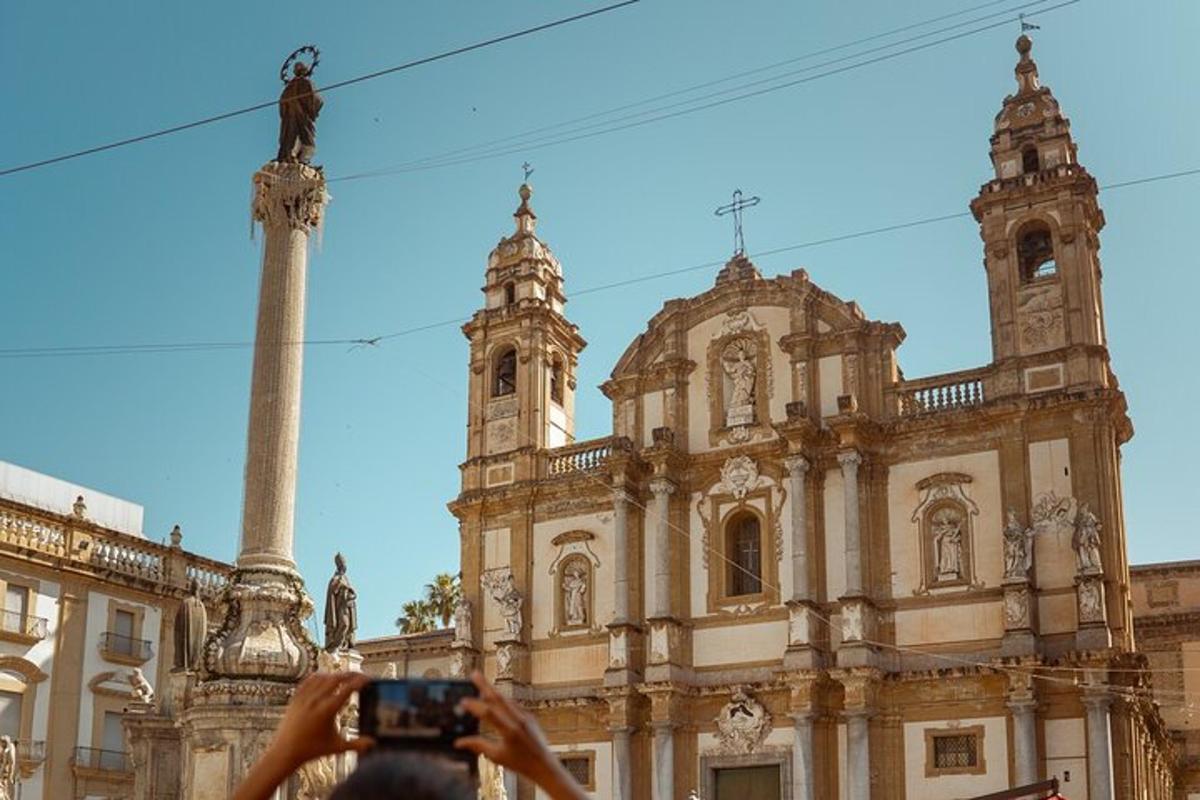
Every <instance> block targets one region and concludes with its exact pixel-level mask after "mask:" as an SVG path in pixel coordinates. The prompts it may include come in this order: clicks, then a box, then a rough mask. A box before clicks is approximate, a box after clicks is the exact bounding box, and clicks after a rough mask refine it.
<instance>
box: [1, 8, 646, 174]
mask: <svg viewBox="0 0 1200 800" xmlns="http://www.w3.org/2000/svg"><path fill="white" fill-rule="evenodd" d="M637 2H640V0H622V1H621V2H619V3H613V4H612V5H607V6H604V7H603V8H596V9H592V10H591V11H585V12H583V13H581V14H575V15H573V16H570V17H563V18H561V19H556V20H553V21H551V22H545V23H543V24H541V25H535V26H533V27H532V28H525V29H523V30H519V31H514V32H513V33H506V34H503V35H502V36H495V37H492V38H491V39H486V40H484V41H482V42H475V43H474V44H469V45H465V46H463V47H457V48H455V49H453V50H447V51H445V52H442V53H437V54H435V55H432V56H425V57H424V58H419V59H417V60H415V61H408V62H405V63H403V64H398V65H396V66H394V67H388V68H386V69H381V70H376V71H375V72H369V73H367V74H365V75H359V76H357V77H354V78H349V79H347V80H344V81H337V82H336V83H331V84H328V85H326V86H322V87H320V88H319V89H318V90H317V91H320V92H331V91H333V90H335V89H341V88H343V87H345V86H352V85H354V84H356V83H363V82H364V81H369V80H374V79H375V78H381V77H383V76H384V75H391V74H393V73H396V72H401V71H403V70H407V69H412V68H414V67H420V66H423V65H425V64H431V63H433V62H435V61H441V60H443V59H447V58H451V57H453V56H458V55H462V54H464V53H469V52H471V51H472V50H482V49H483V48H485V47H491V46H493V45H497V44H500V43H502V42H508V41H511V40H513V39H520V38H522V37H525V36H529V35H531V34H534V33H540V32H541V31H546V30H549V29H551V28H557V27H559V26H562V25H567V24H569V23H572V22H578V21H580V20H583V19H587V18H588V17H595V16H597V15H599V14H605V13H608V12H609V11H615V10H617V9H619V8H624V7H625V6H630V5H633V4H634V3H637ZM278 102H279V101H278V99H273V100H267V101H264V102H261V103H255V104H254V105H251V106H246V107H244V108H238V109H234V110H233V111H226V112H224V113H221V114H214V115H213V116H211V117H204V118H203V119H198V120H194V121H192V122H185V123H183V124H182V125H173V126H171V127H170V128H163V129H161V130H157V131H151V132H150V133H143V134H141V135H139V136H131V137H129V138H128V139H120V140H118V141H115V142H108V143H107V144H101V145H96V146H95V147H88V148H85V149H83V150H76V151H75V152H72V153H63V154H62V155H57V156H53V157H52V158H46V159H42V160H41V161H33V162H30V163H28V164H20V165H18V166H15V167H6V168H4V169H0V177H3V176H5V175H12V174H15V173H18V172H25V171H27V170H31V169H37V168H39V167H45V166H48V165H50V164H57V163H60V162H62V161H70V160H71V159H75V158H82V157H83V156H90V155H94V154H96V153H103V152H105V151H106V150H115V149H117V148H119V147H127V146H129V145H131V144H137V143H138V142H145V141H148V140H150V139H157V138H159V137H162V136H169V135H171V134H173V133H179V132H181V131H186V130H191V129H192V128H199V127H202V126H204V125H211V124H213V123H215V122H222V121H224V120H227V119H232V118H233V117H238V116H241V115H243V114H250V113H253V112H255V111H261V110H262V109H264V108H272V107H274V106H275V105H276V103H278Z"/></svg>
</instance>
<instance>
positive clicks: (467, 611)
mask: <svg viewBox="0 0 1200 800" xmlns="http://www.w3.org/2000/svg"><path fill="white" fill-rule="evenodd" d="M454 641H456V642H468V643H469V642H470V641H471V601H470V600H468V599H467V598H465V597H461V598H459V600H458V603H456V604H455V606H454Z"/></svg>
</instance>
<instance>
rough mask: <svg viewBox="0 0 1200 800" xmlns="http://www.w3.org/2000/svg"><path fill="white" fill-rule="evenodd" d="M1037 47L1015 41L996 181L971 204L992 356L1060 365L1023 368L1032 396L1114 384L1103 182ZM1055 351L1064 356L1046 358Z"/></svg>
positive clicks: (999, 124)
mask: <svg viewBox="0 0 1200 800" xmlns="http://www.w3.org/2000/svg"><path fill="white" fill-rule="evenodd" d="M1032 49H1033V43H1032V41H1030V39H1029V37H1028V36H1021V38H1019V39H1018V40H1017V52H1018V53H1019V54H1020V60H1019V62H1018V63H1017V67H1016V77H1017V93H1016V94H1013V95H1009V96H1008V97H1006V98H1004V107H1003V108H1002V109H1001V110H1000V113H999V114H998V115H997V116H996V124H995V133H994V134H993V135H992V138H991V158H992V164H993V166H994V168H995V174H996V177H995V178H994V179H992V180H990V181H989V182H987V183H985V184H984V185H983V187H982V188H981V189H980V192H979V196H978V197H976V198H975V199H974V200H973V201H972V202H971V211H972V213H973V214H974V215H975V219H976V220H978V221H979V224H980V235H981V236H982V238H983V241H984V250H985V252H984V265H985V267H986V269H987V279H988V300H989V306H990V311H991V320H992V357H993V360H994V361H996V362H1004V361H1008V360H1010V359H1015V358H1021V359H1022V360H1023V361H1026V362H1027V363H1028V364H1034V363H1040V362H1043V361H1047V360H1048V359H1050V360H1054V361H1056V362H1057V363H1058V364H1060V365H1061V366H1060V367H1058V368H1057V371H1054V370H1048V369H1041V368H1038V367H1033V366H1030V367H1027V368H1025V369H1024V370H1023V374H1024V381H1025V383H1026V384H1029V385H1026V386H1025V387H1024V388H1025V390H1026V391H1030V390H1033V391H1036V390H1039V389H1043V388H1055V386H1053V385H1051V384H1052V383H1054V382H1057V383H1058V385H1060V386H1083V385H1093V386H1095V385H1100V386H1107V385H1109V384H1110V383H1111V380H1110V373H1109V370H1108V351H1107V348H1106V344H1107V343H1106V337H1105V331H1104V310H1103V302H1102V299H1101V293H1100V257H1099V251H1100V240H1099V236H1098V234H1099V232H1100V229H1101V228H1103V227H1104V213H1103V212H1102V211H1101V210H1100V206H1099V204H1098V203H1097V198H1096V195H1097V187H1096V181H1095V179H1094V178H1093V177H1092V176H1091V175H1090V174H1088V171H1087V170H1086V169H1084V168H1083V166H1081V165H1080V164H1079V162H1078V161H1077V160H1076V146H1075V142H1074V141H1073V140H1072V138H1071V124H1070V122H1069V121H1068V120H1067V118H1066V117H1064V116H1063V114H1062V111H1061V109H1060V108H1059V105H1058V101H1057V100H1055V99H1054V96H1053V95H1052V94H1051V92H1050V89H1049V88H1047V87H1045V86H1042V85H1041V84H1040V83H1039V81H1038V69H1037V65H1036V64H1035V63H1034V61H1033V58H1032V57H1031V55H1030V53H1031V51H1032ZM1052 352H1057V353H1059V354H1060V355H1061V356H1062V358H1061V359H1060V358H1058V357H1053V358H1051V357H1050V356H1048V355H1047V356H1042V354H1049V353H1052ZM1031 357H1032V358H1031ZM1023 366H1024V365H1023ZM1031 369H1032V370H1033V371H1032V372H1031ZM1043 373H1044V374H1043ZM1052 373H1053V374H1052ZM1031 381H1032V383H1031ZM1039 381H1040V382H1042V383H1044V384H1045V385H1044V386H1037V385H1033V384H1034V383H1036V382H1039Z"/></svg>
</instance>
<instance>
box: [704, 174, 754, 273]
mask: <svg viewBox="0 0 1200 800" xmlns="http://www.w3.org/2000/svg"><path fill="white" fill-rule="evenodd" d="M760 202H761V200H759V198H758V197H746V198H743V197H742V190H741V189H735V190H734V192H733V202H732V203H726V204H725V205H723V206H720V207H719V208H717V210H716V211H715V212H713V213H715V214H716V215H717V216H718V217H724V216H726V215H729V214H732V215H733V255H734V257H735V258H736V257H737V256H741V255H745V254H746V240H745V238H744V237H743V236H742V211H743V210H745V209H747V208H752V207H754V206H756V205H758V204H759V203H760Z"/></svg>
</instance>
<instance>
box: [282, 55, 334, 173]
mask: <svg viewBox="0 0 1200 800" xmlns="http://www.w3.org/2000/svg"><path fill="white" fill-rule="evenodd" d="M306 53H307V54H308V55H310V56H312V64H306V63H304V62H303V61H301V60H299V59H300V56H301V55H303V54H306ZM320 61H321V52H320V51H319V50H317V48H316V47H314V46H313V45H305V46H304V47H301V48H299V49H298V50H296V51H295V52H294V53H292V54H291V55H290V56H288V59H287V61H285V62H283V67H282V68H281V69H280V70H279V79H280V80H281V81H283V82H284V83H285V84H286V85H285V86H284V87H283V94H281V95H280V96H279V155H278V156H276V157H275V160H276V161H280V162H284V161H298V162H300V163H301V164H308V163H309V162H310V161H311V160H312V156H313V153H314V152H315V151H316V149H317V116H318V115H319V114H320V113H321V106H322V105H323V101H322V100H321V95H319V94H317V87H316V86H314V85H313V82H312V81H311V80H310V79H309V78H310V76H311V75H312V73H313V71H314V70H315V69H316V68H317V64H318V63H320ZM293 62H294V63H293ZM289 64H290V65H291V66H292V77H291V79H289V78H288V77H287V68H288V65H289Z"/></svg>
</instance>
